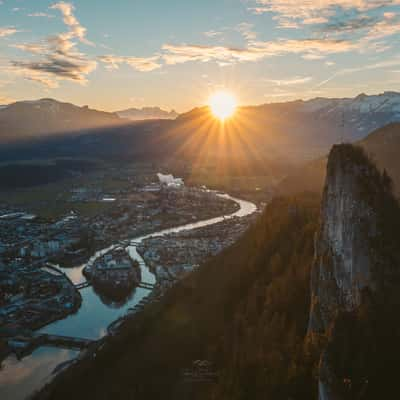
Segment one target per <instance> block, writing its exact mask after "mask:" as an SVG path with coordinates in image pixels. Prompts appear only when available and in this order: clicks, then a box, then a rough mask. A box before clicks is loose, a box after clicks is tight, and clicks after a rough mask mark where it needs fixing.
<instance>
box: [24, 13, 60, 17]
mask: <svg viewBox="0 0 400 400" xmlns="http://www.w3.org/2000/svg"><path fill="white" fill-rule="evenodd" d="M28 17H44V18H54V15H53V14H48V13H44V12H34V13H31V14H28Z"/></svg>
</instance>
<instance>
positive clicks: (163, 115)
mask: <svg viewBox="0 0 400 400" xmlns="http://www.w3.org/2000/svg"><path fill="white" fill-rule="evenodd" d="M115 114H117V115H118V116H119V117H121V118H127V119H130V120H133V121H138V120H144V119H175V118H176V117H178V115H179V114H178V113H177V112H176V111H175V110H171V111H165V110H163V109H161V108H160V107H142V108H128V109H126V110H122V111H116V112H115Z"/></svg>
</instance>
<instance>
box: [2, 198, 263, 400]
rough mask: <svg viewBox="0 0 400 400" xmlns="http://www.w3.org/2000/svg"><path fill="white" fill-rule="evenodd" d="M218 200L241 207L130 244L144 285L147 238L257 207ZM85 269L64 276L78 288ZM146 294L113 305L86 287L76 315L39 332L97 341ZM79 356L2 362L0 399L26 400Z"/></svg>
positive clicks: (42, 351)
mask: <svg viewBox="0 0 400 400" xmlns="http://www.w3.org/2000/svg"><path fill="white" fill-rule="evenodd" d="M219 196H220V197H224V198H227V199H231V200H233V201H235V202H236V203H237V204H238V205H239V206H240V208H239V210H238V211H236V212H235V213H233V214H230V215H224V216H221V217H216V218H211V219H207V220H203V221H198V222H195V223H190V224H185V225H181V226H178V227H175V228H169V229H164V230H161V231H158V232H155V233H151V234H148V235H144V236H140V237H136V238H133V239H132V240H131V245H129V246H128V247H127V251H128V252H129V255H130V256H131V257H132V258H133V259H136V260H138V261H139V263H140V268H141V274H142V275H141V276H142V281H143V282H147V283H153V284H154V283H156V277H155V275H154V274H153V273H152V272H151V271H150V270H149V268H148V267H147V266H146V264H145V263H144V260H143V259H142V257H141V256H140V255H139V253H138V252H137V251H136V246H137V244H138V243H140V242H141V241H143V240H145V239H148V238H150V237H157V236H163V235H167V234H170V233H177V232H181V231H185V230H191V229H195V228H200V227H204V226H207V225H212V224H216V223H218V222H221V221H223V220H224V219H227V218H233V217H244V216H246V215H249V214H252V213H253V212H255V211H256V206H255V205H254V204H253V203H251V202H249V201H245V200H240V199H237V198H234V197H231V196H229V195H227V194H219ZM116 246H118V244H116V245H112V246H110V247H108V248H106V249H103V250H101V251H98V252H97V253H96V254H94V255H93V256H92V257H91V259H90V260H89V261H88V263H92V262H93V261H94V260H95V259H96V258H98V257H99V256H101V255H102V254H104V253H106V252H108V251H109V250H110V249H112V248H114V247H116ZM84 267H85V264H83V265H80V266H78V267H75V268H69V269H65V270H64V272H65V273H66V274H67V275H68V276H69V278H70V279H71V280H72V282H74V283H75V284H77V283H80V282H83V281H85V278H84V276H83V275H82V270H83V268H84ZM149 293H150V291H149V290H148V289H143V288H136V289H135V290H134V291H133V293H132V294H131V296H130V298H127V299H126V301H125V302H123V303H112V302H107V301H105V300H104V299H102V298H101V297H100V296H99V295H98V294H97V293H96V292H95V291H94V289H93V288H92V287H87V288H85V289H83V290H81V295H82V305H81V307H80V309H79V310H78V312H77V313H76V314H73V315H70V316H68V317H66V318H64V319H62V320H60V321H56V322H53V323H51V324H49V325H47V326H46V327H44V328H42V329H41V331H42V332H45V333H52V334H58V335H66V336H76V337H82V338H90V339H98V338H100V337H102V336H104V335H105V334H106V333H107V326H108V325H110V323H111V322H113V321H115V320H116V319H118V318H119V317H121V316H123V315H124V314H126V313H127V311H128V309H129V308H132V307H134V306H135V305H136V304H138V303H139V302H140V301H141V300H143V299H144V298H145V297H146V296H148V295H149ZM78 354H79V352H77V351H74V350H63V349H59V348H54V347H40V348H38V349H37V350H35V351H34V352H33V353H32V354H31V355H29V356H27V357H25V358H24V359H22V360H21V361H18V360H17V359H16V357H15V356H10V357H8V358H7V359H6V360H5V361H3V364H2V369H1V370H0V399H7V400H20V399H26V398H27V397H28V396H29V395H31V394H32V393H33V392H34V391H36V390H38V389H39V388H41V387H42V386H43V385H44V384H45V383H46V382H48V381H49V380H50V379H51V377H52V374H53V373H54V372H55V371H57V366H59V365H60V364H62V363H65V362H67V361H70V360H72V359H74V358H76V357H77V356H78Z"/></svg>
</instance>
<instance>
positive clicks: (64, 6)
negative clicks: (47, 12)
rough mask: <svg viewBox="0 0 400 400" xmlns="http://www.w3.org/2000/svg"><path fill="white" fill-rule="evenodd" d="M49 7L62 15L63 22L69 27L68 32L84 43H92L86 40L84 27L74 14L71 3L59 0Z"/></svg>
mask: <svg viewBox="0 0 400 400" xmlns="http://www.w3.org/2000/svg"><path fill="white" fill-rule="evenodd" d="M50 9H53V10H59V11H60V12H61V13H62V15H63V17H64V18H63V21H64V24H65V25H67V26H68V27H69V28H70V33H71V35H72V36H73V37H76V38H78V39H79V40H80V41H81V42H83V43H85V44H90V45H92V44H93V43H92V42H90V41H88V40H87V39H86V38H85V36H86V28H85V27H83V26H82V25H81V24H80V23H79V21H78V20H77V18H76V17H75V15H74V13H73V12H74V10H75V7H74V6H73V5H72V4H71V3H66V2H64V1H60V2H59V3H55V4H53V5H51V6H50Z"/></svg>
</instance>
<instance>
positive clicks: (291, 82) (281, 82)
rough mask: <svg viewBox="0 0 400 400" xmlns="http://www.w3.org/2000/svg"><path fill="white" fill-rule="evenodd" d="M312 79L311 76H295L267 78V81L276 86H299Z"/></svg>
mask: <svg viewBox="0 0 400 400" xmlns="http://www.w3.org/2000/svg"><path fill="white" fill-rule="evenodd" d="M312 79H313V78H312V77H311V76H295V77H293V78H287V79H265V82H267V83H271V84H273V85H276V86H297V85H304V84H306V83H309V82H311V81H312Z"/></svg>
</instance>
